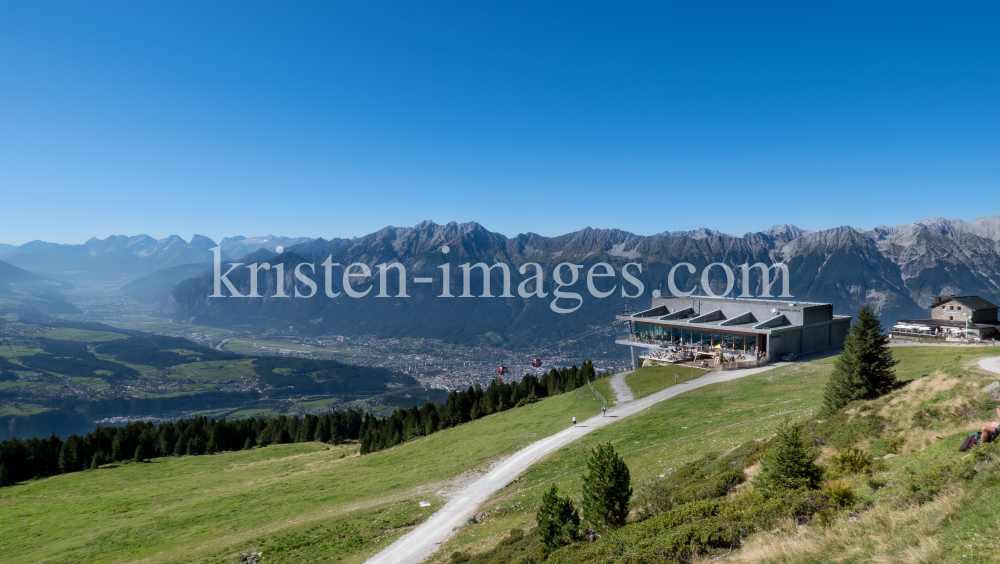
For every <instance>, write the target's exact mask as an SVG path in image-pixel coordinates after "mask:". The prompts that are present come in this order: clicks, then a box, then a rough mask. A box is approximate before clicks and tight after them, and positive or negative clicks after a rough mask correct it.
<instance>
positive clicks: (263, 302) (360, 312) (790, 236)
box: [0, 217, 1000, 348]
mask: <svg viewBox="0 0 1000 564" xmlns="http://www.w3.org/2000/svg"><path fill="white" fill-rule="evenodd" d="M279 245H280V246H282V247H284V248H283V249H282V250H283V252H282V253H281V254H280V255H278V254H276V250H277V247H278V246H279ZM446 245H447V246H448V247H449V248H450V249H451V252H450V253H449V254H448V255H444V254H443V253H442V252H441V250H442V247H444V246H446ZM215 246H216V244H215V243H214V242H213V241H212V240H211V239H208V238H207V237H202V236H197V235H196V236H195V237H194V238H193V239H192V240H191V241H190V242H186V241H184V240H183V239H181V238H180V237H177V236H172V237H168V238H166V239H161V240H156V239H153V238H151V237H147V236H136V237H124V236H119V237H109V238H108V239H104V240H99V239H92V240H90V241H88V242H87V243H85V244H83V245H58V244H53V243H44V242H40V241H35V242H32V243H28V244H25V245H21V246H20V247H13V246H9V245H7V246H0V260H3V261H6V262H8V263H11V264H13V265H16V266H17V267H20V270H28V271H34V272H38V273H41V274H43V275H44V276H45V277H46V279H47V280H50V281H53V280H67V279H73V278H74V277H75V276H78V275H79V274H74V273H79V272H80V271H84V272H89V273H92V274H93V273H100V275H101V276H104V277H111V278H113V279H116V280H120V281H121V282H122V284H126V285H125V286H124V287H123V288H122V292H123V293H125V294H127V295H129V296H132V297H134V298H135V299H138V300H140V301H148V302H154V303H158V304H161V305H162V307H163V311H164V313H166V314H167V315H169V316H171V317H173V318H175V319H182V320H185V321H191V322H194V323H198V324H204V325H216V326H226V327H234V328H253V329H261V328H281V329H289V328H290V329H291V330H294V331H296V332H300V333H305V334H316V335H322V334H348V335H350V334H374V335H378V336H381V337H434V338H441V339H444V340H445V341H447V342H454V343H465V344H471V343H478V342H491V343H498V342H507V343H509V344H511V345H513V346H516V347H525V348H530V347H537V346H540V345H539V343H543V342H547V343H551V342H554V341H557V340H559V339H565V338H567V337H570V336H573V335H576V334H579V333H580V332H582V331H585V330H587V329H588V328H595V327H600V326H607V325H608V324H609V323H610V322H611V320H612V319H613V316H614V314H615V313H617V312H618V311H619V310H621V309H623V308H625V307H626V306H629V307H632V308H640V309H641V308H642V307H644V306H646V305H648V304H649V300H650V296H651V295H652V291H653V290H658V291H660V292H662V293H664V294H667V293H668V284H667V277H668V274H669V272H670V270H671V268H672V267H673V266H675V265H677V264H679V263H681V262H687V263H691V264H693V265H694V266H695V268H696V274H694V275H688V274H687V272H686V269H684V268H681V269H679V270H678V272H677V277H676V280H677V284H678V286H680V287H684V288H688V287H691V286H692V285H694V286H697V278H698V276H699V275H700V273H701V271H702V270H703V269H704V267H705V266H707V265H709V264H711V263H715V262H722V263H725V264H727V265H730V266H732V267H736V266H737V265H740V264H744V263H750V264H753V263H755V262H764V263H767V264H771V263H774V262H784V263H785V264H787V266H788V270H789V275H790V276H789V278H790V294H791V296H792V297H791V298H787V299H793V300H798V301H818V302H830V303H833V304H834V309H835V312H836V313H838V314H845V315H853V314H854V313H855V312H856V311H857V310H858V309H859V308H860V307H861V306H862V305H865V304H868V305H871V306H873V307H874V308H875V310H876V311H877V312H879V314H880V315H881V318H882V321H883V323H884V324H887V325H888V324H892V323H894V322H895V321H896V320H897V319H900V318H907V317H923V316H925V315H926V314H927V309H926V308H927V307H928V306H929V305H930V304H931V303H932V302H933V299H934V296H936V295H939V294H977V295H981V296H983V297H984V298H986V299H988V300H991V301H994V302H996V301H998V300H1000V217H986V218H982V219H977V220H975V221H961V220H953V219H944V218H938V219H931V220H924V221H918V222H915V223H911V224H906V225H899V226H891V227H886V226H878V227H875V228H873V229H867V230H866V229H858V228H853V227H848V226H843V227H837V228H833V229H826V230H816V231H810V230H804V229H800V228H798V227H796V226H794V225H776V226H774V227H771V228H769V229H767V230H764V231H760V232H756V233H746V234H744V235H742V236H736V235H730V234H726V233H722V232H719V231H717V230H712V229H708V228H703V229H698V230H693V231H665V232H663V233H659V234H656V235H650V236H644V235H636V234H634V233H630V232H628V231H623V230H619V229H590V228H587V229H583V230H580V231H577V232H574V233H569V234H566V235H561V236H556V237H543V236H541V235H538V234H535V233H526V234H520V235H517V236H514V237H507V236H504V235H502V234H499V233H495V232H491V231H489V230H488V229H486V228H485V227H483V226H482V225H480V224H479V223H475V222H471V223H461V224H459V223H455V222H452V223H448V224H445V225H441V224H436V223H433V222H430V221H425V222H422V223H420V224H418V225H416V226H414V227H386V228H384V229H381V230H379V231H377V232H375V233H371V234H368V235H365V236H363V237H357V238H353V239H330V240H326V239H309V238H293V237H283V236H282V237H279V236H271V235H269V236H265V237H252V238H246V237H227V238H225V239H223V242H222V243H221V244H220V246H221V247H222V250H223V253H224V260H225V261H226V262H229V261H230V260H232V261H233V262H242V263H244V264H251V263H254V262H257V263H260V262H265V261H267V262H270V263H271V264H277V263H279V262H283V263H285V265H286V267H285V287H286V288H288V289H289V291H291V288H293V287H294V286H293V283H294V282H295V280H294V278H293V275H292V272H293V270H294V268H295V266H296V265H297V264H298V263H301V262H307V263H312V264H315V265H316V266H317V270H318V271H322V267H321V266H320V265H321V264H322V263H323V261H324V260H326V259H327V258H328V257H332V260H333V261H334V262H337V263H340V264H341V265H345V266H346V265H347V264H350V263H356V262H357V263H364V264H365V265H368V266H369V267H370V268H371V269H372V271H373V276H374V282H375V287H376V290H375V291H373V292H371V293H370V294H369V295H368V296H366V297H365V298H361V299H353V298H348V297H347V296H346V295H344V294H341V295H340V296H338V297H336V298H332V299H331V298H327V297H325V295H324V292H323V289H322V278H321V277H318V276H317V277H314V278H315V279H317V281H318V283H319V284H320V290H319V292H318V293H317V295H316V296H315V297H313V298H311V299H283V298H275V297H273V296H272V295H271V294H273V290H274V288H275V287H276V285H277V282H276V280H275V271H274V270H271V271H262V273H261V277H260V285H261V288H269V289H270V290H271V291H270V292H266V291H263V290H262V293H263V295H264V296H265V297H262V298H247V299H209V298H208V296H209V295H210V294H211V293H212V292H213V276H212V273H211V260H212V253H211V250H210V249H212V248H213V247H215ZM236 257H240V258H236ZM393 262H400V263H402V264H403V265H405V267H406V269H407V272H408V275H409V276H410V277H432V278H433V279H434V282H433V283H432V284H426V285H416V284H413V283H412V280H411V282H410V284H409V285H408V288H407V291H408V293H409V294H410V297H409V298H379V297H376V293H377V291H378V290H377V286H378V276H377V273H376V272H375V270H376V269H375V266H376V265H377V264H381V263H393ZM445 262H447V263H448V264H449V265H450V268H451V271H452V289H453V291H454V292H455V293H456V295H457V294H458V293H459V292H460V291H461V274H460V272H461V271H460V266H459V265H461V264H463V263H466V262H471V263H477V262H485V263H487V264H494V263H499V262H502V263H506V264H508V265H510V266H511V287H512V288H517V285H518V284H519V283H520V282H521V281H522V280H523V279H524V276H523V275H522V274H521V273H519V272H518V270H517V266H519V265H522V264H524V263H527V262H536V263H539V264H540V265H542V267H543V268H544V270H545V272H546V275H545V276H546V281H545V284H544V289H545V290H546V291H547V292H548V293H550V294H551V292H552V289H553V286H552V280H551V277H552V270H553V268H554V267H555V266H556V265H557V264H559V263H561V262H571V263H576V264H582V265H584V266H585V267H586V268H589V267H590V266H591V265H593V264H596V263H598V262H607V263H609V264H611V265H613V266H614V267H615V269H616V271H617V272H620V271H621V268H622V266H623V265H624V264H626V263H628V262H637V263H641V264H642V265H643V270H642V273H641V274H638V273H637V272H636V271H634V270H633V274H635V275H636V276H637V277H638V278H639V279H640V280H641V281H642V283H643V284H644V285H645V292H644V293H643V295H642V296H641V297H640V298H637V299H631V300H628V299H626V298H623V297H622V296H621V294H620V291H616V292H615V293H614V294H612V295H611V296H610V297H608V298H605V299H595V298H593V297H591V296H589V295H587V293H586V287H585V281H584V280H583V278H584V277H585V275H586V270H584V271H582V272H583V277H581V280H580V281H579V282H578V283H577V285H576V286H575V287H574V291H577V292H581V293H583V294H584V298H585V301H584V304H583V305H582V306H581V307H580V308H579V309H578V310H576V311H574V312H573V313H570V314H567V315H560V314H557V313H555V312H553V311H552V310H551V309H550V307H549V306H550V301H551V299H552V298H551V295H550V296H549V298H548V299H540V298H521V297H520V296H518V295H517V293H516V292H515V293H514V295H513V297H508V298H494V299H481V298H477V299H471V300H470V299H440V298H437V297H436V296H438V295H439V294H441V292H442V284H441V276H440V274H441V270H440V269H439V267H440V266H441V265H442V264H444V263H445ZM307 270H308V269H307ZM530 273H531V271H529V274H530ZM27 274H31V273H30V272H29V273H27ZM317 274H318V273H317ZM721 274H722V273H721V269H716V270H715V272H714V278H713V281H712V286H711V287H712V288H713V289H714V290H713V291H715V292H716V293H721V289H720V288H719V284H721V286H725V282H724V280H721V281H720V280H719V277H720V276H721ZM7 276H9V275H8V274H5V273H4V271H3V270H2V269H0V284H2V283H5V282H7V280H6V277H7ZM20 276H22V277H23V276H24V274H20ZM476 276H478V274H477V275H476ZM388 278H389V289H390V291H389V294H390V295H396V293H397V290H396V287H395V276H394V275H390V276H389V277H388ZM740 278H741V277H740V276H739V271H738V270H737V276H736V281H735V289H734V291H733V294H732V295H737V294H739V293H741V292H742V282H741V280H740ZM229 279H230V280H231V281H232V282H233V284H234V286H236V287H237V288H238V289H239V291H240V292H241V293H248V292H249V288H250V281H249V274H248V272H247V270H246V269H244V268H240V269H238V270H237V271H234V272H233V274H231V275H230V276H229ZM356 282H357V283H358V284H359V285H365V284H366V282H367V283H370V282H372V280H368V281H366V280H363V279H360V278H359V279H358V280H357V281H356ZM502 282H503V281H502V278H501V277H500V272H499V271H498V270H494V271H493V272H492V276H491V286H492V288H494V292H493V293H494V295H497V294H499V291H497V290H496V289H497V288H499V287H500V286H501V285H502ZM619 282H621V280H620V279H619ZM750 282H751V293H752V294H753V295H759V294H760V284H761V281H760V277H759V276H758V275H757V272H756V270H755V271H754V276H752V277H751V280H750ZM337 285H338V289H339V282H338V284H337ZM481 286H482V284H481V282H480V281H479V280H478V278H477V277H473V282H472V288H471V289H472V292H473V293H474V294H477V295H478V294H479V293H480V291H481V290H480V288H481ZM630 291H631V290H630ZM772 293H773V294H774V295H777V294H779V293H780V291H779V288H778V286H775V285H774V284H773V281H772Z"/></svg>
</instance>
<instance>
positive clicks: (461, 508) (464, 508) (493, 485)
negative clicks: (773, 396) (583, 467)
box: [368, 363, 784, 564]
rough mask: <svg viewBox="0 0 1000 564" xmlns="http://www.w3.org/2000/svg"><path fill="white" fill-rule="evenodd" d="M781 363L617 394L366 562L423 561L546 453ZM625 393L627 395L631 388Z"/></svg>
mask: <svg viewBox="0 0 1000 564" xmlns="http://www.w3.org/2000/svg"><path fill="white" fill-rule="evenodd" d="M783 365H784V363H776V364H772V365H770V366H764V367H761V368H747V369H743V370H729V371H725V372H723V371H718V372H709V373H708V374H705V375H704V376H700V377H698V378H695V379H694V380H688V381H687V382H682V383H680V384H677V385H674V386H670V387H669V388H667V389H665V390H661V391H659V392H656V393H655V394H651V395H649V396H647V397H644V398H642V399H638V400H633V401H630V402H627V403H626V402H623V401H622V396H618V403H617V404H616V405H615V406H613V407H611V408H609V409H608V414H607V417H601V416H600V415H597V416H594V417H591V418H590V419H587V420H586V421H582V422H580V423H579V424H577V425H576V426H575V427H570V428H568V429H566V430H564V431H560V432H558V433H556V434H555V435H552V436H551V437H547V438H544V439H542V440H540V441H537V442H535V443H532V444H530V445H528V446H527V447H525V448H523V449H521V450H519V451H518V452H516V453H514V454H513V455H512V456H511V457H510V458H507V459H505V460H503V461H501V462H499V463H497V464H496V465H494V466H493V468H491V469H490V471H489V472H487V473H486V474H484V475H483V476H481V477H479V478H478V479H476V480H475V481H474V482H472V483H471V484H469V485H468V486H466V487H464V488H462V489H461V490H460V491H459V492H458V493H456V494H455V495H454V496H453V497H452V498H451V500H449V501H448V503H446V504H445V505H444V507H442V508H441V509H439V510H438V511H437V512H436V513H434V514H433V515H432V516H431V517H430V519H428V520H427V521H425V522H424V523H422V524H420V525H418V526H417V527H416V528H415V529H413V530H412V531H410V532H409V533H407V534H405V535H403V536H402V537H400V538H399V539H397V540H396V542H394V543H392V544H391V545H389V546H387V547H386V548H385V549H384V550H382V552H379V553H378V554H376V555H375V556H373V557H372V558H371V559H370V560H368V564H419V563H420V562H423V561H424V560H426V559H427V558H429V557H431V556H432V555H433V554H434V553H435V552H437V550H438V549H439V548H440V547H441V545H442V544H443V543H444V542H445V541H447V540H448V539H450V538H451V537H452V535H454V534H455V531H456V530H457V529H458V528H459V527H461V526H462V525H465V523H466V521H467V520H468V518H469V517H471V516H473V515H475V513H476V509H477V508H478V507H479V506H480V505H482V504H483V503H484V502H485V501H487V500H488V499H489V498H490V496H491V495H493V493H494V492H496V491H498V490H500V489H501V488H503V487H504V486H506V485H507V484H509V483H510V482H511V481H513V480H514V478H517V476H518V475H520V474H521V473H522V472H524V471H525V470H527V469H528V467H530V466H531V465H532V464H534V463H535V462H537V461H538V460H540V459H541V458H542V457H544V456H545V455H547V454H549V453H551V452H553V451H555V450H557V449H559V448H561V447H563V446H566V445H567V444H569V443H571V442H573V441H575V440H576V439H579V438H580V437H582V436H584V435H586V434H587V433H589V432H591V431H593V430H595V429H599V428H601V427H604V426H605V425H609V424H611V423H614V422H616V421H621V420H622V419H623V418H625V417H628V416H629V415H633V414H636V413H639V412H640V411H642V410H644V409H646V408H648V407H650V406H652V405H655V404H657V403H659V402H661V401H663V400H665V399H669V398H672V397H674V396H676V395H679V394H683V393H684V392H687V391H690V390H693V389H696V388H701V387H702V386H708V385H710V384H716V383H719V382H728V381H730V380H736V379H737V378H743V377H744V376H750V375H751V374H758V373H760V372H764V371H766V370H770V369H772V368H776V367H778V366H783ZM616 377H617V376H616ZM621 382H622V384H624V382H625V380H624V374H622V378H621ZM612 385H614V380H612ZM616 393H617V389H616ZM629 395H631V391H630V392H629Z"/></svg>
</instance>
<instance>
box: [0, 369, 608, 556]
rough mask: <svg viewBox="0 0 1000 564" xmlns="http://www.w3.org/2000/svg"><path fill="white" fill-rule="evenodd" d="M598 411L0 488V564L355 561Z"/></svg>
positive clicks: (559, 405)
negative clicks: (251, 554) (475, 475)
mask: <svg viewBox="0 0 1000 564" xmlns="http://www.w3.org/2000/svg"><path fill="white" fill-rule="evenodd" d="M601 405H602V403H601V402H600V401H599V400H598V399H597V396H596V395H595V394H594V393H593V392H591V391H590V389H589V388H588V387H586V386H585V387H583V388H580V389H578V390H576V391H574V392H570V393H567V394H563V395H560V396H556V397H553V398H549V399H546V400H543V401H540V402H537V403H535V404H530V405H527V406H525V407H520V408H516V409H512V410H509V411H506V412H503V413H500V414H496V415H492V416H489V417H486V418H483V419H480V420H477V421H474V422H472V423H468V424H465V425H460V426H458V427H455V428H451V429H447V430H445V431H440V432H438V433H434V434H433V435H430V436H428V437H423V438H421V439H418V440H415V441H413V442H410V443H406V444H403V445H400V446H398V447H396V448H392V449H389V450H386V451H382V452H378V453H375V454H370V455H368V456H364V457H360V456H357V455H356V454H354V453H355V452H356V451H357V447H356V446H335V447H331V448H330V449H329V450H328V448H327V445H322V444H318V443H305V444H292V445H279V446H271V447H267V448H258V449H254V450H251V451H242V452H236V453H225V454H217V455H212V456H196V457H190V456H184V457H173V458H163V459H155V460H154V461H153V462H149V463H143V464H135V463H132V464H124V465H121V466H119V467H116V468H101V469H99V470H94V471H87V472H80V473H75V474H67V475H62V476H56V477H52V478H47V479H42V480H37V481H32V482H28V483H23V484H18V485H15V486H11V487H7V488H3V489H0V555H2V557H0V560H2V561H3V562H4V563H5V564H6V563H12V562H53V563H55V562H60V563H62V562H125V561H133V560H140V559H142V560H144V561H147V562H220V561H223V562H226V561H233V562H236V561H238V560H239V555H240V553H241V552H243V551H247V550H250V549H252V548H258V549H261V550H264V551H265V553H266V554H269V555H273V556H272V557H273V558H275V560H270V561H280V562H330V561H344V562H359V561H363V560H364V559H365V558H367V557H368V556H370V555H371V554H373V553H374V552H375V551H377V550H379V549H380V548H381V547H383V546H385V545H386V544H388V543H389V542H391V541H392V540H394V539H395V538H396V537H397V536H398V535H399V534H401V533H402V532H403V531H404V530H406V528H407V527H409V526H410V525H412V524H414V523H416V522H418V521H420V520H422V519H425V518H426V517H427V516H428V515H429V514H430V513H431V512H432V511H434V510H436V509H437V508H439V507H440V506H441V505H442V504H443V502H444V501H445V498H444V497H443V495H439V494H438V492H443V491H446V490H448V489H451V487H452V486H453V485H454V484H457V483H460V482H461V481H462V477H461V474H462V473H463V472H468V471H470V470H474V469H477V468H484V467H485V466H486V465H488V464H489V463H490V462H491V461H494V460H496V459H497V458H498V457H500V456H503V455H505V454H510V453H512V452H514V451H516V450H517V449H519V448H521V447H523V446H525V445H527V444H530V443H531V442H533V441H535V440H538V439H540V438H542V437H545V436H548V435H550V434H552V433H555V432H557V431H559V430H562V429H564V428H565V427H567V426H569V425H570V424H571V420H572V417H573V416H574V415H575V416H577V417H580V418H584V417H589V416H592V415H594V414H596V413H598V412H599V411H600V406H601ZM456 478H457V481H456ZM420 501H430V502H431V503H432V505H431V506H430V507H429V508H420V507H419V502H420ZM279 555H280V558H279Z"/></svg>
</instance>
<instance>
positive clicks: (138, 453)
mask: <svg viewBox="0 0 1000 564" xmlns="http://www.w3.org/2000/svg"><path fill="white" fill-rule="evenodd" d="M132 459H133V460H135V461H136V462H142V461H143V460H146V449H144V448H142V445H139V446H137V447H135V456H134V457H133V458H132Z"/></svg>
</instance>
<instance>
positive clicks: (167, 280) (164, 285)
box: [120, 262, 213, 304]
mask: <svg viewBox="0 0 1000 564" xmlns="http://www.w3.org/2000/svg"><path fill="white" fill-rule="evenodd" d="M212 266H213V263H211V262H201V263H197V264H182V265H180V266H171V267H170V268H164V269H161V270H157V271H155V272H153V273H151V274H147V275H145V276H142V277H140V278H136V279H135V280H133V281H131V282H129V283H128V284H126V285H124V286H122V288H121V290H120V291H121V293H123V294H125V295H126V296H128V297H130V298H132V299H134V300H136V301H138V302H143V303H148V304H163V303H165V302H166V300H167V298H168V297H169V296H170V292H172V291H173V289H174V286H176V285H177V284H178V283H179V282H181V281H184V280H187V279H188V278H196V277H198V276H201V275H202V274H205V273H206V272H211V271H212Z"/></svg>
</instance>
